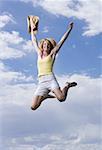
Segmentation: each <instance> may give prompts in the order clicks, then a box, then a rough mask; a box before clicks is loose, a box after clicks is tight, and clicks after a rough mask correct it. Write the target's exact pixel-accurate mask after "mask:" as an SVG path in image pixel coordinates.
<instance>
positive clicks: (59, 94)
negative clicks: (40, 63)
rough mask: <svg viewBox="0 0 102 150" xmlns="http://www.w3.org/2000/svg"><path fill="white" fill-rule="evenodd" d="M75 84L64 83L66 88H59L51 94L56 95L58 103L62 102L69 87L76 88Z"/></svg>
mask: <svg viewBox="0 0 102 150" xmlns="http://www.w3.org/2000/svg"><path fill="white" fill-rule="evenodd" d="M76 85H77V83H76V82H71V83H68V82H67V83H66V86H65V87H64V88H63V89H62V90H61V89H60V88H57V89H55V90H54V91H53V92H54V94H55V95H56V97H57V99H58V100H59V101H60V102H63V101H65V100H66V97H67V94H68V90H69V88H71V87H74V86H76Z"/></svg>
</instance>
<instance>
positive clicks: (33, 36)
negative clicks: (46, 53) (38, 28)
mask: <svg viewBox="0 0 102 150" xmlns="http://www.w3.org/2000/svg"><path fill="white" fill-rule="evenodd" d="M30 22H31V40H32V43H33V45H34V47H35V50H36V52H37V53H38V52H39V47H38V41H37V38H36V35H35V34H34V28H35V26H34V24H33V22H32V18H31V19H30Z"/></svg>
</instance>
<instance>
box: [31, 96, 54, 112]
mask: <svg viewBox="0 0 102 150" xmlns="http://www.w3.org/2000/svg"><path fill="white" fill-rule="evenodd" d="M47 98H55V96H53V95H50V94H48V95H47V96H35V97H34V98H33V102H32V106H31V109H32V110H36V109H37V108H38V107H39V106H40V105H41V103H42V102H43V101H44V100H45V99H47Z"/></svg>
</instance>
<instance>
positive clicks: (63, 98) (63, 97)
mask: <svg viewBox="0 0 102 150" xmlns="http://www.w3.org/2000/svg"><path fill="white" fill-rule="evenodd" d="M58 100H59V101H60V102H64V101H65V96H64V95H63V94H61V95H59V96H58Z"/></svg>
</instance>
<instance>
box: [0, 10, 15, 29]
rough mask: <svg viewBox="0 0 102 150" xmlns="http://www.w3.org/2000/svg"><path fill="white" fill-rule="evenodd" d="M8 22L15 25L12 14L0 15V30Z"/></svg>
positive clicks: (4, 13)
mask: <svg viewBox="0 0 102 150" xmlns="http://www.w3.org/2000/svg"><path fill="white" fill-rule="evenodd" d="M9 22H10V23H16V22H15V20H14V17H13V16H12V14H10V13H8V12H3V13H2V15H0V28H3V27H5V26H6V25H7V24H8V23H9Z"/></svg>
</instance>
